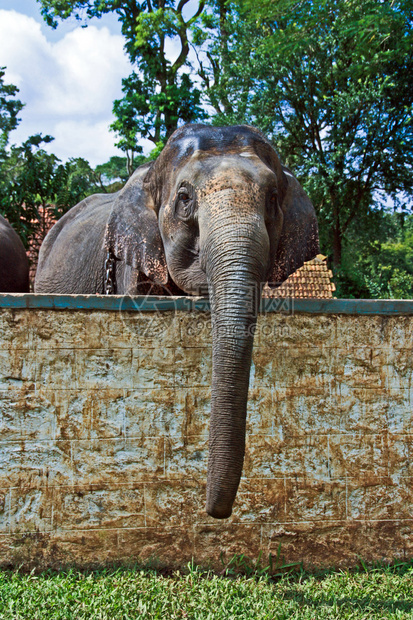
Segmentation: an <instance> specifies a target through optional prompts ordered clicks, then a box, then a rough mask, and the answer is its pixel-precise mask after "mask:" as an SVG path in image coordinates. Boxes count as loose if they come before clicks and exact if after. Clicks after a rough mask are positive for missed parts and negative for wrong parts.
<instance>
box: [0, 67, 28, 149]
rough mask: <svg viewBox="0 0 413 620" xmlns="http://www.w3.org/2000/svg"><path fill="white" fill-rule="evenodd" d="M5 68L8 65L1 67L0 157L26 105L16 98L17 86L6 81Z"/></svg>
mask: <svg viewBox="0 0 413 620" xmlns="http://www.w3.org/2000/svg"><path fill="white" fill-rule="evenodd" d="M5 70H6V67H0V157H1V153H2V151H3V152H4V148H5V147H6V145H7V144H8V141H9V134H10V132H11V131H13V129H16V127H17V125H18V124H19V120H20V119H19V118H18V117H17V115H18V113H19V112H20V110H22V109H23V107H24V104H23V103H22V102H21V101H20V100H19V99H16V95H17V93H18V92H19V89H18V88H17V86H14V85H13V84H5V83H4V79H3V78H4V76H5Z"/></svg>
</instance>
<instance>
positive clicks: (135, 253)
mask: <svg viewBox="0 0 413 620" xmlns="http://www.w3.org/2000/svg"><path fill="white" fill-rule="evenodd" d="M147 171H148V166H147V165H145V166H141V167H140V168H138V169H137V170H136V172H135V173H134V174H133V175H132V177H131V178H130V179H129V181H128V182H127V184H126V185H125V187H124V188H123V189H122V190H121V191H120V192H119V194H118V196H117V197H116V199H115V201H114V203H113V207H112V210H111V213H110V216H109V219H108V223H107V225H106V231H105V248H106V250H108V251H111V252H112V253H113V254H114V256H115V258H116V259H118V260H121V261H124V262H125V263H126V264H127V265H129V266H130V267H134V268H135V269H137V270H139V271H141V272H143V273H144V274H145V275H146V276H148V278H150V279H151V280H152V281H153V282H156V283H157V284H166V283H167V281H168V268H167V266H166V258H165V252H164V248H163V243H162V239H161V235H160V232H159V226H158V218H157V216H156V213H155V211H154V210H153V209H152V208H151V202H152V201H151V197H150V194H149V192H148V190H147V188H146V187H145V184H144V177H145V176H146V173H147Z"/></svg>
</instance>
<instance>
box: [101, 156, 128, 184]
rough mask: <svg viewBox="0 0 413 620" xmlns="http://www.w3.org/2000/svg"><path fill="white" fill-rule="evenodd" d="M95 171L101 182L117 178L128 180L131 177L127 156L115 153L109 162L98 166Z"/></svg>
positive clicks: (108, 181)
mask: <svg viewBox="0 0 413 620" xmlns="http://www.w3.org/2000/svg"><path fill="white" fill-rule="evenodd" d="M95 171H96V173H97V174H98V175H99V176H100V179H101V182H106V183H110V182H112V181H117V180H121V181H123V182H126V181H127V180H128V177H129V173H128V161H127V158H126V157H119V156H118V155H114V156H113V157H111V158H110V159H109V161H108V162H106V163H104V164H99V165H98V166H96V168H95Z"/></svg>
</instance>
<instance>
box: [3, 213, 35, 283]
mask: <svg viewBox="0 0 413 620" xmlns="http://www.w3.org/2000/svg"><path fill="white" fill-rule="evenodd" d="M28 292H29V261H28V259H27V255H26V250H25V249H24V245H23V243H22V242H21V240H20V237H19V236H18V234H17V233H16V231H15V230H14V228H12V227H11V226H10V224H9V222H8V221H7V220H6V219H5V218H4V217H2V216H1V215H0V293H28Z"/></svg>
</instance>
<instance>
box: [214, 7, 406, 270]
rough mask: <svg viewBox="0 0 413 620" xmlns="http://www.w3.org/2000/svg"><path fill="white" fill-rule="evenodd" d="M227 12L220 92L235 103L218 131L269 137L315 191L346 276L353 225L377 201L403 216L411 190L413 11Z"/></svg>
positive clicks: (330, 247) (326, 239) (327, 238)
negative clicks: (240, 125) (253, 129)
mask: <svg viewBox="0 0 413 620" xmlns="http://www.w3.org/2000/svg"><path fill="white" fill-rule="evenodd" d="M226 7H227V14H226V17H227V21H226V33H227V38H226V46H224V48H223V50H222V51H221V55H220V58H221V63H220V68H221V71H222V70H223V71H224V72H225V74H226V77H225V80H224V79H223V78H222V77H221V81H220V84H221V85H222V87H221V89H223V90H225V96H226V98H227V100H228V102H229V105H227V106H221V111H220V112H219V114H218V115H217V116H216V118H215V119H214V122H217V123H233V122H240V121H243V122H249V123H251V124H254V125H256V126H258V127H260V128H261V129H262V130H263V131H264V133H265V134H266V135H269V136H271V137H272V140H273V142H274V144H275V145H276V147H277V148H278V150H279V151H280V153H281V156H282V159H283V160H284V161H286V162H287V164H288V165H290V166H291V167H292V168H293V170H294V171H295V172H296V174H298V176H299V177H300V180H301V181H302V183H303V185H304V186H305V187H306V189H307V190H308V192H309V194H310V196H311V198H312V200H313V202H314V204H315V207H316V209H317V211H318V216H319V222H320V228H321V231H320V232H321V239H322V250H323V252H325V253H328V254H330V255H332V257H333V260H334V263H335V265H336V267H339V266H340V264H341V261H342V253H343V247H344V246H345V244H346V239H347V237H348V236H349V234H350V230H351V227H352V226H353V224H356V225H357V224H361V222H364V224H365V225H366V226H368V225H369V217H370V216H371V215H372V213H373V211H374V210H375V209H376V208H378V207H380V206H381V207H383V206H384V205H383V203H382V204H381V202H380V196H382V195H385V196H386V197H387V198H386V200H388V199H389V197H391V198H392V199H393V200H394V201H395V202H398V203H399V206H400V207H401V208H406V207H407V206H408V200H409V198H408V197H409V196H411V194H412V191H413V174H412V172H413V132H412V129H413V122H412V116H413V107H412V104H413V90H412V89H411V87H410V86H409V84H410V83H411V82H410V79H411V78H410V77H409V76H411V74H412V72H413V58H412V55H411V47H412V43H413V34H412V24H413V19H412V15H413V3H412V1H411V0H400V1H399V2H396V1H395V2H391V3H390V2H376V1H373V0H365V1H364V2H359V0H318V1H317V2H313V1H312V0H311V1H310V0H300V1H298V2H297V1H292V0H284V1H280V2H276V3H274V2H268V0H240V1H239V2H231V3H226ZM224 52H225V53H224ZM225 58H226V60H225ZM211 92H212V93H213V94H214V91H213V90H212V91H211ZM214 96H218V99H220V100H221V101H222V100H223V96H222V94H220V93H219V92H218V93H216V92H215V94H214ZM211 103H212V104H213V105H214V100H213V98H211ZM215 107H216V108H217V106H216V105H215Z"/></svg>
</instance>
